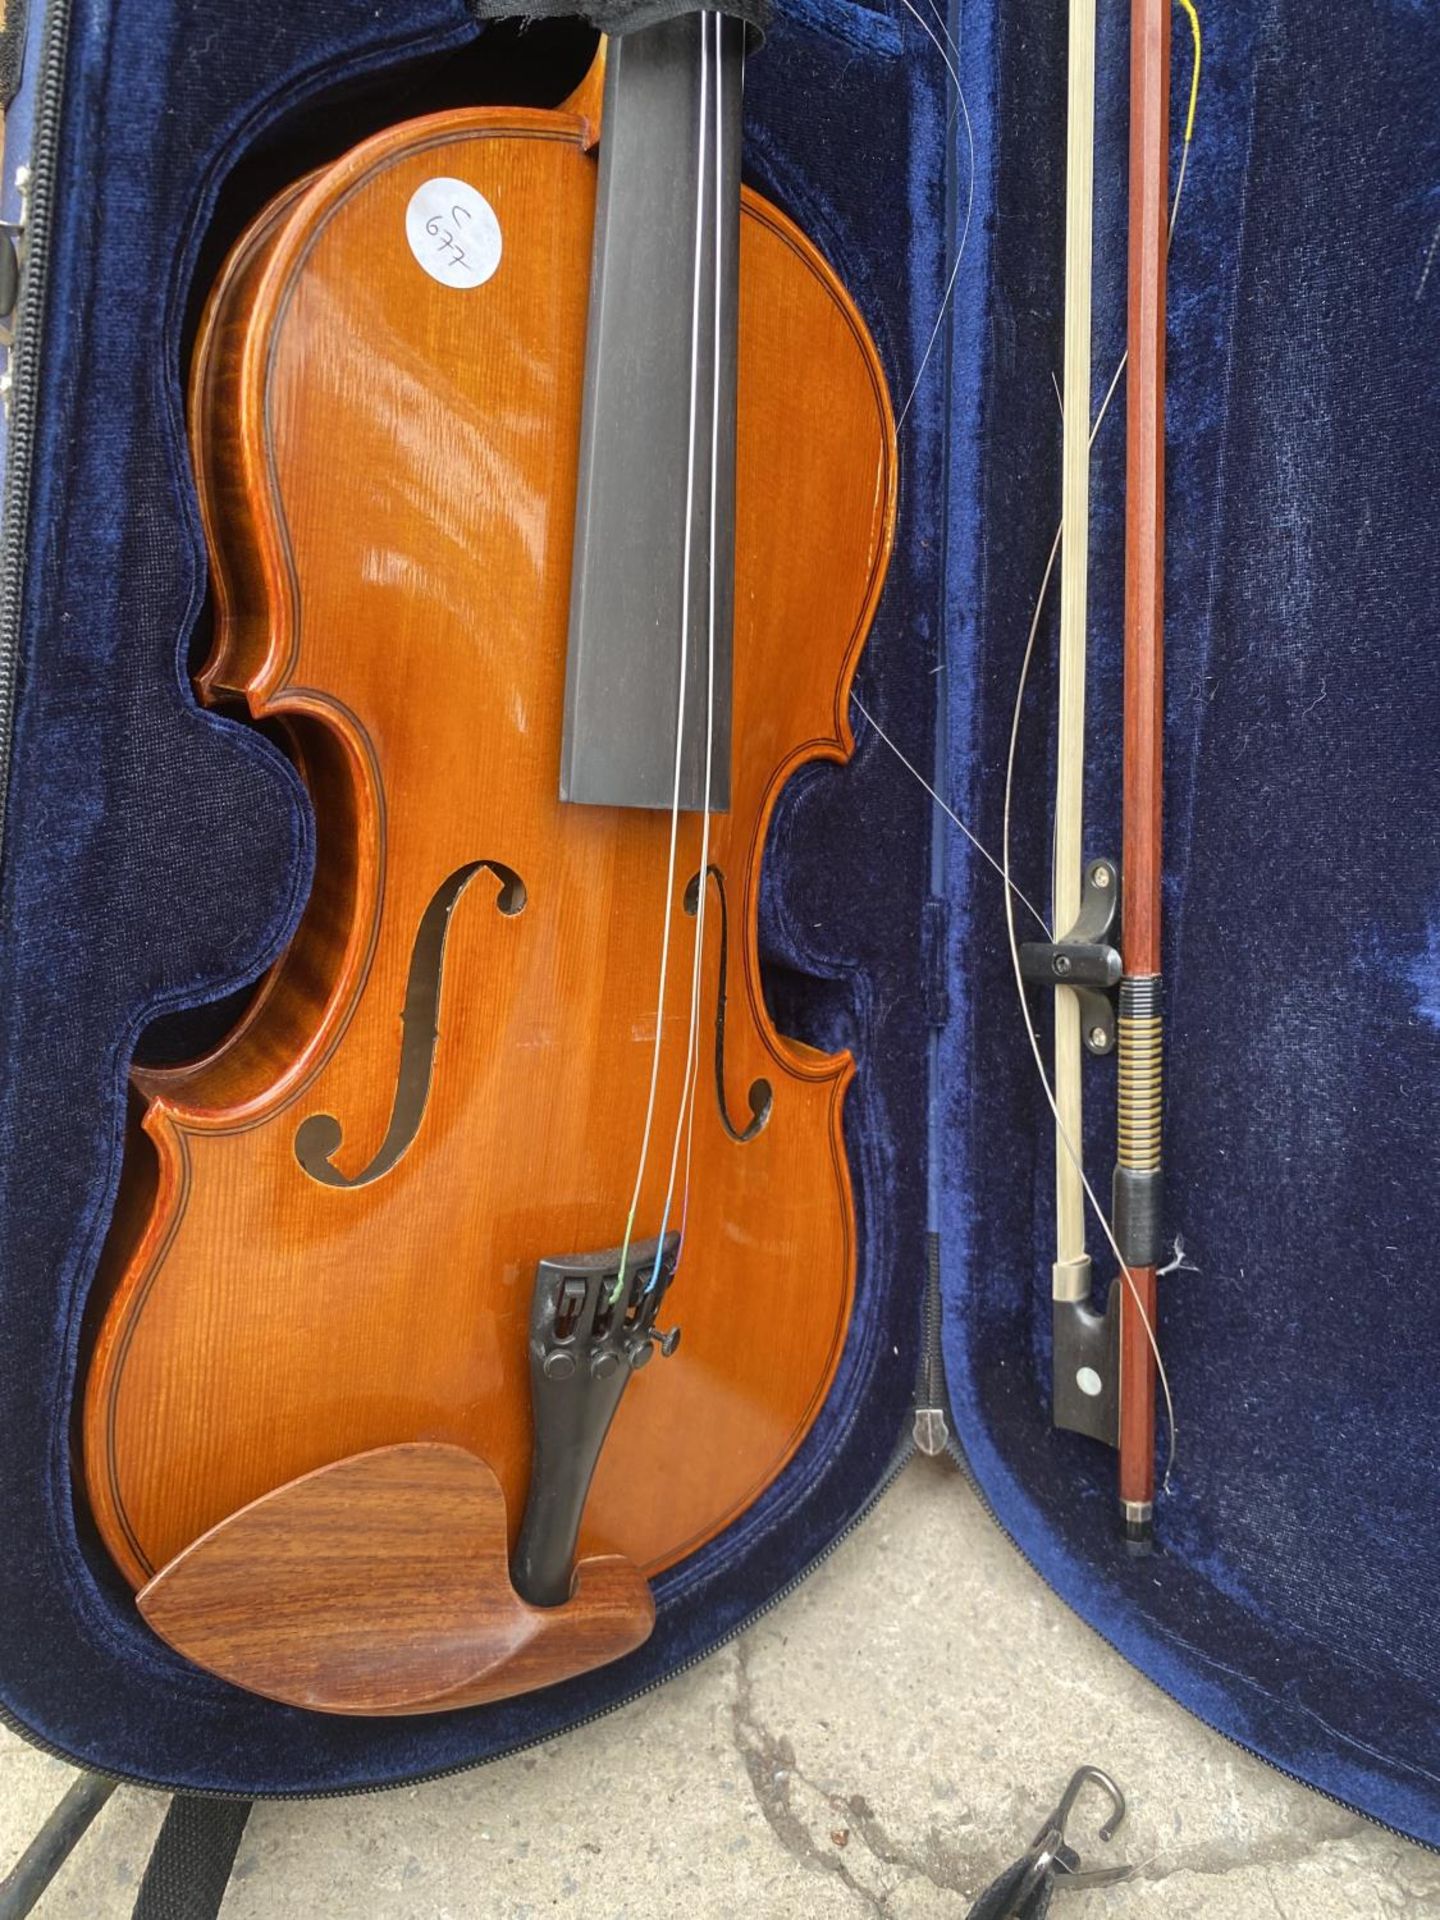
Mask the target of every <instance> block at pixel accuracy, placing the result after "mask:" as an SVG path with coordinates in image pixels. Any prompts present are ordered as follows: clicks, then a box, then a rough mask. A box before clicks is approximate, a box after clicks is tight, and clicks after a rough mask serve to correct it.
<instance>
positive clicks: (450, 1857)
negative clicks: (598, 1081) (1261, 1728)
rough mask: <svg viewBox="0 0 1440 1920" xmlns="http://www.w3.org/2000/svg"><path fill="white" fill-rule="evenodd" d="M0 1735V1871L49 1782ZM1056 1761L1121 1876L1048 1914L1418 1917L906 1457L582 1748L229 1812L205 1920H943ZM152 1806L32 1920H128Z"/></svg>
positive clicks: (1363, 1838)
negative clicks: (1098, 1801) (1109, 1787)
mask: <svg viewBox="0 0 1440 1920" xmlns="http://www.w3.org/2000/svg"><path fill="white" fill-rule="evenodd" d="M0 1739H3V1741H4V1744H3V1746H0V1767H3V1774H0V1860H3V1861H4V1862H5V1863H7V1864H8V1862H9V1861H10V1860H12V1859H13V1858H14V1857H15V1855H16V1854H17V1853H18V1851H19V1849H20V1848H21V1846H22V1845H23V1844H24V1842H25V1840H26V1839H27V1838H28V1837H29V1835H30V1833H31V1832H32V1831H33V1830H34V1828H35V1826H36V1825H37V1824H38V1823H39V1822H40V1820H41V1819H43V1817H44V1815H45V1814H46V1812H47V1811H48V1810H49V1808H50V1806H51V1805H52V1804H53V1803H54V1801H55V1800H56V1799H57V1798H58V1796H59V1794H60V1793H61V1792H62V1790H63V1788H64V1786H65V1784H66V1781H67V1779H68V1778H69V1774H68V1771H67V1769H66V1768H64V1767H63V1766H61V1765H59V1764H58V1763H56V1762H54V1761H51V1760H48V1759H46V1758H45V1757H44V1756H43V1755H41V1754H38V1753H34V1752H32V1751H31V1750H30V1749H29V1748H27V1747H24V1746H23V1745H21V1744H20V1743H19V1742H18V1741H15V1740H13V1739H12V1738H10V1737H9V1736H4V1735H0ZM1082 1761H1093V1762H1096V1763H1097V1764H1099V1765H1102V1766H1105V1767H1107V1768H1108V1769H1109V1770H1110V1771H1111V1772H1112V1773H1113V1774H1114V1775H1115V1777H1116V1778H1117V1779H1118V1780H1119V1781H1120V1783H1121V1785H1122V1786H1123V1787H1124V1788H1125V1789H1126V1790H1127V1792H1128V1793H1129V1796H1130V1817H1129V1819H1128V1821H1127V1822H1126V1824H1125V1826H1124V1827H1123V1828H1122V1830H1121V1832H1120V1834H1119V1835H1118V1836H1117V1839H1116V1841H1115V1843H1114V1846H1113V1849H1106V1848H1103V1847H1101V1846H1099V1845H1098V1843H1094V1842H1089V1833H1090V1832H1091V1831H1093V1829H1091V1828H1089V1827H1088V1826H1087V1828H1086V1829H1085V1834H1086V1840H1087V1842H1088V1844H1087V1846H1086V1851H1087V1853H1090V1854H1092V1855H1093V1856H1094V1858H1095V1859H1097V1860H1098V1859H1099V1858H1100V1857H1101V1856H1102V1855H1105V1854H1107V1853H1108V1852H1112V1851H1113V1852H1114V1853H1115V1854H1117V1855H1123V1856H1124V1857H1126V1858H1128V1859H1131V1860H1134V1861H1136V1862H1138V1863H1139V1870H1138V1873H1137V1874H1136V1876H1135V1878H1134V1879H1133V1880H1131V1881H1130V1882H1128V1883H1126V1884H1125V1885H1123V1886H1120V1887H1116V1888H1111V1889H1108V1890H1105V1891H1103V1892H1102V1891H1092V1892H1089V1893H1077V1892H1073V1891H1072V1892H1070V1893H1067V1894H1066V1895H1064V1896H1063V1897H1060V1898H1057V1901H1056V1906H1055V1915H1056V1920H1100V1916H1102V1915H1103V1916H1116V1920H1128V1917H1129V1916H1130V1915H1132V1914H1133V1915H1134V1916H1136V1920H1170V1917H1171V1916H1175V1920H1179V1916H1182V1915H1187V1916H1188V1915H1203V1916H1204V1920H1329V1917H1330V1916H1336V1917H1337V1920H1338V1917H1339V1916H1345V1920H1367V1916H1374V1917H1375V1920H1381V1916H1383V1917H1384V1920H1395V1916H1409V1915H1421V1914H1436V1915H1440V1857H1437V1856H1435V1855H1431V1854H1428V1853H1424V1852H1422V1851H1420V1850H1419V1849H1418V1848H1415V1847H1411V1846H1408V1845H1406V1844H1405V1843H1404V1842H1403V1841H1399V1840H1395V1839H1392V1838H1391V1837H1390V1836H1389V1835H1388V1834H1386V1833H1384V1832H1382V1831H1381V1830H1380V1829H1378V1828H1376V1827H1372V1826H1370V1825H1368V1824H1367V1823H1366V1822H1365V1821H1363V1820H1360V1819H1357V1818H1356V1817H1355V1816H1354V1815H1353V1814H1350V1813H1346V1812H1344V1811H1343V1810H1342V1809H1341V1808H1339V1807H1336V1806H1332V1805H1331V1804H1330V1803H1329V1802H1328V1801H1326V1800H1322V1799H1320V1798H1318V1797H1317V1796H1316V1795H1313V1794H1310V1793H1307V1792H1305V1791H1304V1790H1303V1789H1302V1788H1300V1787H1296V1786H1292V1785H1291V1784H1290V1783H1289V1782H1288V1781H1286V1780H1283V1779H1282V1778H1281V1777H1280V1776H1279V1775H1278V1774H1275V1773H1272V1772H1270V1771H1269V1770H1268V1769H1267V1768H1266V1767H1263V1766H1261V1765H1260V1764H1259V1763H1258V1762H1256V1761H1253V1760H1250V1759H1248V1758H1247V1757H1246V1756H1245V1755H1244V1754H1243V1753H1241V1752H1239V1751H1238V1750H1237V1749H1236V1748H1234V1747H1232V1746H1230V1745H1228V1744H1227V1743H1226V1742H1225V1741H1223V1740H1221V1739H1219V1738H1218V1737H1217V1736H1216V1735H1214V1734H1212V1733H1209V1732H1208V1731H1207V1730H1206V1729H1205V1728H1204V1727H1202V1726H1200V1725H1199V1724H1198V1722H1196V1721H1194V1720H1191V1719H1190V1718H1188V1717H1187V1715H1185V1714H1184V1713H1182V1712H1181V1711H1180V1709H1179V1708H1178V1707H1175V1706H1172V1705H1171V1703H1170V1702H1169V1701H1168V1700H1166V1699H1165V1698H1164V1697H1163V1696H1162V1695H1161V1694H1159V1693H1158V1692H1157V1691H1156V1690H1155V1689H1154V1688H1153V1687H1152V1686H1151V1685H1150V1684H1149V1683H1148V1682H1147V1681H1144V1680H1142V1679H1140V1678H1139V1677H1138V1676H1137V1675H1136V1674H1134V1673H1132V1672H1131V1671H1130V1669H1129V1668H1128V1667H1126V1666H1125V1665H1124V1664H1123V1663H1122V1662H1121V1661H1120V1660H1119V1659H1118V1658H1117V1657H1116V1656H1115V1655H1114V1654H1112V1653H1111V1652H1110V1650H1109V1649H1108V1648H1107V1647H1106V1646H1104V1645H1103V1644H1102V1643H1101V1642H1100V1641H1099V1640H1098V1639H1096V1638H1095V1636H1094V1635H1093V1634H1092V1633H1091V1632H1090V1631H1089V1630H1088V1629H1087V1628H1086V1627H1083V1626H1081V1625H1080V1623H1079V1622H1078V1621H1077V1620H1075V1619H1074V1618H1073V1617H1072V1616H1071V1615H1070V1614H1069V1613H1068V1612H1067V1611H1066V1610H1065V1608H1064V1607H1062V1606H1061V1605H1060V1603H1059V1601H1057V1600H1056V1599H1055V1598H1054V1597H1053V1596H1052V1595H1051V1594H1050V1593H1049V1592H1048V1591H1047V1589H1046V1588H1044V1587H1043V1586H1042V1585H1041V1584H1040V1582H1039V1581H1038V1580H1037V1579H1036V1577H1035V1576H1034V1575H1033V1574H1032V1573H1031V1572H1030V1570H1029V1568H1028V1567H1026V1566H1025V1564H1024V1562H1023V1561H1022V1560H1021V1559H1020V1557H1019V1555H1018V1554H1016V1553H1015V1552H1014V1551H1013V1550H1012V1549H1011V1547H1010V1546H1009V1545H1008V1544H1007V1543H1006V1541H1005V1540H1004V1539H1003V1538H1002V1537H1001V1535H1000V1534H999V1533H998V1532H997V1531H996V1529H995V1528H994V1527H993V1525H992V1524H991V1523H990V1522H989V1521H988V1520H987V1519H986V1518H985V1516H984V1514H983V1513H981V1511H980V1510H979V1508H978V1506H977V1505H976V1503H975V1501H974V1499H973V1498H972V1497H971V1495H970V1494H969V1493H968V1492H967V1490H966V1488H965V1486H964V1484H963V1482H962V1481H961V1480H960V1479H959V1477H958V1476H957V1475H956V1474H955V1473H954V1472H953V1471H951V1470H950V1469H948V1468H947V1467H945V1466H943V1465H941V1464H939V1463H936V1462H931V1461H917V1462H916V1463H915V1464H914V1465H913V1466H912V1467H910V1468H909V1469H908V1470H907V1471H906V1473H905V1474H904V1475H903V1476H902V1478H901V1479H900V1481H899V1482H898V1483H897V1485H896V1486H895V1488H894V1489H893V1491H892V1492H891V1493H890V1494H889V1495H888V1496H887V1497H886V1498H885V1500H884V1501H882V1502H881V1504H880V1506H879V1507H878V1509H877V1510H876V1511H875V1512H874V1513H873V1514H872V1515H871V1516H870V1518H869V1520H868V1521H867V1522H866V1523H865V1525H864V1526H863V1527H861V1528H860V1529H859V1530H858V1532H857V1533H855V1534H854V1535H853V1536H852V1537H851V1538H850V1539H849V1540H848V1541H846V1543H845V1544H844V1545H843V1546H842V1547H841V1548H840V1549H839V1551H838V1552H837V1553H836V1554H835V1555H834V1557H833V1558H832V1559H831V1560H830V1561H828V1562H827V1563H826V1565H825V1566H823V1567H822V1568H821V1569H820V1570H819V1571H818V1573H816V1574H815V1576H814V1577H813V1578H812V1579H811V1580H810V1581H808V1582H807V1583H806V1585H805V1586H804V1587H803V1588H802V1589H801V1591H800V1592H799V1593H797V1594H795V1595H794V1596H793V1597H792V1598H791V1599H789V1600H788V1601H787V1602H786V1603H785V1604H784V1605H783V1606H781V1607H779V1608H777V1609H776V1610H775V1611H774V1612H773V1613H771V1614H769V1615H768V1616H767V1617H766V1618H765V1619H764V1620H762V1621H761V1622H760V1624H759V1625H758V1626H756V1627H754V1628H753V1629H752V1630H751V1631H750V1632H749V1633H747V1634H746V1635H745V1636H744V1637H743V1638H742V1639H741V1640H739V1641H737V1642H736V1643H735V1644H733V1645H731V1646H729V1647H726V1648H723V1649H722V1650H721V1651H720V1652H719V1653H717V1654H715V1655H714V1656H713V1657H712V1658H711V1659H709V1660H707V1661H706V1662H705V1663H704V1665H703V1666H701V1667H699V1668H697V1669H696V1670H695V1671H694V1672H692V1673H687V1674H684V1675H682V1676H681V1677H680V1678H679V1679H677V1680H675V1681H674V1682H672V1683H671V1684H670V1685H669V1686H667V1687H665V1688H663V1689H662V1690H661V1691H660V1692H658V1693H656V1694H652V1695H651V1696H650V1697H649V1698H647V1699H645V1700H642V1701H639V1702H638V1703H637V1704H635V1705H633V1706H631V1707H628V1708H626V1709H624V1710H623V1711H622V1712H619V1713H616V1714H612V1715H611V1716H610V1717H609V1718H608V1719H607V1720H604V1721H602V1722H600V1723H599V1724H598V1725H595V1726H592V1727H588V1728H585V1729H583V1730H582V1731H580V1732H579V1733H576V1734H574V1735H572V1736H570V1737H569V1738H567V1739H565V1740H562V1741H558V1742H556V1743H555V1744H553V1745H551V1746H548V1747H545V1748H542V1749H540V1750H538V1751H536V1752H533V1753H528V1754H523V1755H520V1756H518V1757H517V1758H515V1759H512V1760H508V1761H505V1762H502V1763H501V1764H499V1765H497V1766H492V1767H484V1768H481V1769H480V1770H479V1771H477V1772H475V1773H473V1774H470V1775H469V1776H468V1777H466V1778H463V1779H459V1780H454V1781H450V1782H448V1783H442V1784H440V1785H437V1786H430V1787H419V1788H410V1789H403V1790H401V1791H398V1792H395V1793H388V1794H380V1795H373V1796H370V1797H368V1798H363V1799H352V1800H340V1801H329V1802H318V1803H317V1802H311V1803H310V1804H308V1805H301V1806H262V1807H260V1808H258V1809H257V1810H256V1812H255V1813H254V1815H253V1816H252V1818H251V1822H250V1826H249V1830H248V1833H247V1836H246V1839H245V1841H244V1844H243V1845H242V1848H241V1851H240V1857H239V1860H238V1862H237V1872H236V1879H235V1882H234V1884H233V1885H232V1888H231V1891H230V1894H229V1896H228V1898H227V1900H226V1903H225V1909H224V1920H276V1917H277V1916H289V1915H293V1914H305V1915H310V1916H314V1920H352V1917H353V1920H389V1916H392V1915H394V1916H399V1915H404V1916H406V1920H490V1917H491V1916H494V1917H495V1920H539V1916H541V1915H550V1914H557V1915H574V1916H576V1920H580V1916H584V1920H620V1917H621V1916H627V1917H633V1920H648V1917H649V1916H671V1915H683V1916H685V1917H686V1920H710V1916H712V1915H713V1916H717V1917H722V1920H728V1916H730V1915H733V1914H737V1913H739V1914H744V1915H745V1916H746V1917H747V1920H770V1917H771V1916H787V1917H788V1916H795V1920H808V1917H809V1916H812V1915H814V1916H819V1915H824V1916H826V1920H832V1917H833V1920H847V1916H851V1915H854V1916H856V1920H860V1917H862V1916H867V1915H883V1916H887V1917H888V1920H963V1916H964V1915H965V1913H966V1911H967V1909H968V1907H969V1904H970V1901H971V1899H972V1898H973V1897H974V1895H975V1894H976V1893H977V1892H978V1891H979V1890H980V1888H981V1887H982V1886H984V1885H985V1884H986V1883H987V1882H988V1881H989V1880H990V1879H991V1878H992V1877H993V1876H994V1874H995V1873H996V1872H997V1871H998V1870H999V1869H1000V1868H1001V1867H1002V1866H1003V1865H1004V1864H1006V1862H1008V1861H1009V1860H1011V1859H1013V1858H1014V1857H1015V1855H1016V1854H1017V1853H1018V1852H1019V1851H1020V1850H1021V1849H1022V1847H1023V1846H1024V1844H1025V1843H1026V1842H1027V1841H1028V1839H1029V1838H1030V1836H1031V1833H1032V1831H1033V1829H1034V1828H1035V1827H1036V1825H1037V1824H1038V1822H1039V1820H1040V1819H1041V1818H1042V1817H1043V1815H1044V1813H1045V1812H1046V1811H1047V1809H1048V1808H1049V1807H1050V1806H1052V1805H1053V1804H1054V1801H1055V1799H1056V1797H1057V1796H1058V1794H1059V1792H1060V1790H1061V1788H1062V1787H1063V1786H1064V1784H1065V1782H1066V1780H1067V1779H1068V1777H1069V1775H1070V1772H1071V1771H1072V1769H1073V1768H1074V1767H1075V1766H1077V1765H1078V1764H1079V1763H1080V1762H1082ZM1092 1804H1093V1803H1092ZM161 1811H162V1802H161V1801H160V1799H159V1798H158V1797H157V1796H154V1795H150V1794H145V1793H141V1792H139V1791H137V1790H132V1789H124V1788H122V1789H121V1790H120V1791H119V1792H118V1793H117V1794H116V1795H115V1797H114V1798H113V1799H112V1800H111V1802H110V1803H109V1805H108V1806H107V1807H106V1809H105V1811H104V1812H103V1813H102V1814H101V1816H100V1819H99V1820H98V1821H97V1823H96V1825H95V1827H94V1828H93V1829H92V1831H91V1833H90V1835H89V1836H88V1837H87V1839H86V1840H85V1841H84V1842H82V1844H81V1847H80V1849H79V1850H78V1851H77V1853H76V1854H75V1855H74V1857H73V1858H72V1860H71V1862H70V1864H69V1865H68V1866H67V1867H66V1868H65V1870H64V1872H63V1873H62V1875H61V1877H60V1878H59V1879H58V1880H57V1881H56V1882H55V1884H54V1885H53V1887H52V1888H51V1890H50V1892H49V1893H48V1894H47V1896H46V1898H45V1900H44V1901H43V1902H42V1904H41V1906H40V1907H39V1908H38V1909H37V1912H38V1914H39V1915H40V1916H41V1920H56V1917H57V1916H60V1915H83V1916H84V1917H85V1920H128V1915H129V1913H130V1908H131V1904H132V1903H133V1900H134V1895H135V1888H136V1885H137V1883H138V1879H139V1876H140V1874H141V1872H142V1871H143V1867H144V1862H145V1858H146V1854H147V1851H148V1848H149V1845H150V1842H151V1839H152V1837H153V1835H154V1832H155V1829H156V1827H157V1825H158V1822H159V1818H160V1813H161Z"/></svg>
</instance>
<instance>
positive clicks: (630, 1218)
mask: <svg viewBox="0 0 1440 1920" xmlns="http://www.w3.org/2000/svg"><path fill="white" fill-rule="evenodd" d="M709 87H710V44H709V41H708V39H707V38H706V37H705V36H704V35H703V34H702V35H701V40H700V140H699V147H700V152H699V158H698V162H697V168H696V171H697V176H698V186H697V188H696V201H695V205H696V212H695V264H694V271H693V275H692V284H691V294H690V423H689V436H688V446H687V459H686V475H685V539H684V553H683V559H682V563H681V564H682V573H681V592H680V685H679V691H678V693H677V694H676V699H675V771H674V779H673V782H672V786H671V794H670V851H669V857H668V859H667V862H666V870H665V900H664V918H663V924H662V931H661V936H660V984H659V987H658V988H657V990H656V996H655V1044H654V1048H653V1050H652V1053H651V1057H650V1091H649V1094H648V1096H647V1099H646V1102H645V1126H644V1130H643V1132H642V1134H641V1137H640V1161H639V1165H638V1167H637V1168H636V1170H635V1187H634V1190H633V1192H632V1193H631V1196H630V1211H629V1213H628V1214H627V1215H626V1218H625V1238H624V1241H623V1242H622V1244H621V1247H620V1264H619V1271H618V1272H617V1274H616V1278H615V1286H614V1288H613V1290H612V1292H611V1296H610V1298H611V1301H612V1302H614V1301H616V1300H619V1299H622V1298H623V1297H624V1294H625V1280H626V1274H627V1271H628V1269H629V1265H630V1243H631V1241H632V1240H633V1239H634V1237H635V1216H636V1214H637V1213H638V1212H639V1210H640V1194H641V1190H642V1188H643V1187H644V1184H645V1173H646V1168H647V1166H648V1164H649V1159H650V1136H651V1133H652V1131H653V1129H654V1125H655V1103H656V1097H657V1094H658V1091H659V1086H660V1055H661V1050H662V1045H663V1041H664V1034H665V985H666V981H667V979H668V977H669V973H670V926H671V920H672V918H673V903H674V898H675V867H676V849H677V842H678V840H679V833H680V778H681V769H682V766H683V763H684V758H685V686H686V680H687V677H688V674H689V659H690V563H691V553H692V548H693V542H694V528H695V441H696V413H697V409H698V405H699V387H700V366H699V358H700V353H699V349H700V270H701V265H702V262H703V259H704V237H705V222H704V210H705V162H706V156H707V148H706V140H705V132H706V127H705V122H706V107H707V103H708V100H709ZM657 1264H658V1261H657Z"/></svg>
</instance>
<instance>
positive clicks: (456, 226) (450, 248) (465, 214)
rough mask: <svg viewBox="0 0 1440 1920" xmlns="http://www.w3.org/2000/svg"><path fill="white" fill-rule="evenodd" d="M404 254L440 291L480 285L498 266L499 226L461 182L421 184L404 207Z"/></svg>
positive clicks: (476, 195) (487, 206)
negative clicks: (407, 244) (407, 250)
mask: <svg viewBox="0 0 1440 1920" xmlns="http://www.w3.org/2000/svg"><path fill="white" fill-rule="evenodd" d="M405 238H406V239H407V240H408V241H409V242H410V251H411V252H412V253H413V254H414V256H415V258H416V259H417V260H418V261H419V262H420V264H421V266H422V267H423V268H424V269H425V271H426V273H428V274H429V276H430V278H431V279H432V280H438V281H439V282H440V284H441V286H442V287H480V286H483V285H484V284H485V282H486V281H487V280H488V279H489V278H490V276H491V274H493V273H494V271H495V269H496V268H497V267H498V266H499V264H500V222H499V221H498V220H497V219H496V218H495V209H494V208H493V207H492V206H491V204H490V202H489V201H488V200H487V199H486V198H485V196H484V194H483V193H477V192H476V190H475V188H474V187H472V186H471V185H470V184H469V183H468V181H465V180H444V179H441V180H427V181H426V182H425V184H424V186H423V187H417V188H416V189H415V191H414V193H412V194H411V196H410V204H409V206H408V207H407V208H406V209H405Z"/></svg>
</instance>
